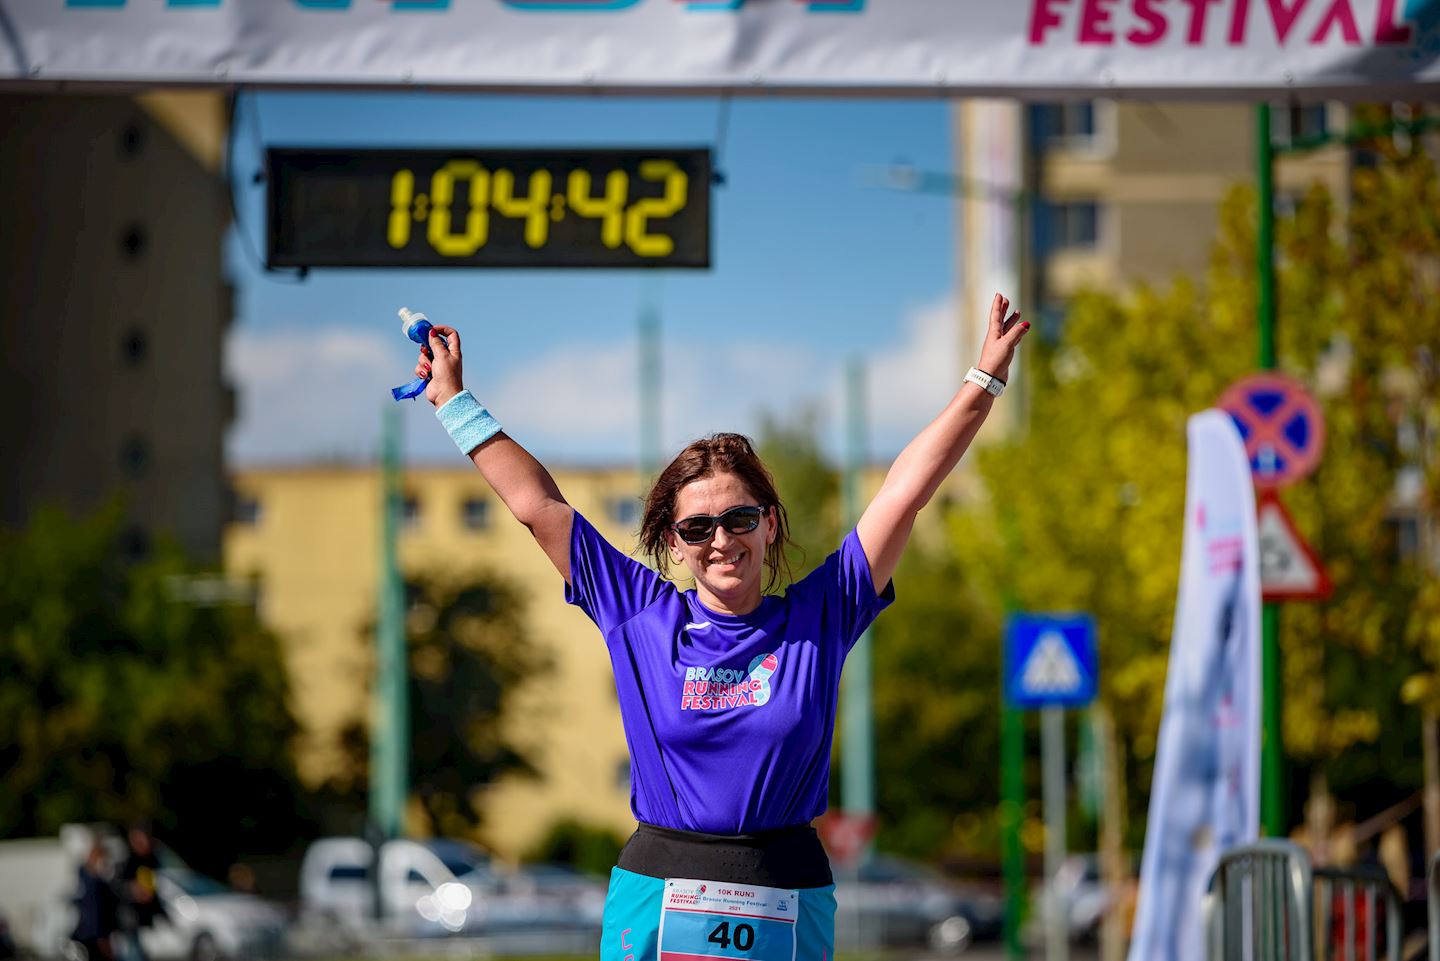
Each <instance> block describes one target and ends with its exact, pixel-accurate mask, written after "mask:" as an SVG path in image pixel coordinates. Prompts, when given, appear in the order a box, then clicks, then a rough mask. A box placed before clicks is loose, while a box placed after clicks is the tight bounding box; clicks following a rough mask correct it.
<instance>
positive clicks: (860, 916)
mask: <svg viewBox="0 0 1440 961" xmlns="http://www.w3.org/2000/svg"><path fill="white" fill-rule="evenodd" d="M837 881H838V882H839V883H838V884H837V885H836V890H835V900H836V913H835V940H836V943H837V945H843V946H845V947H846V948H848V949H850V950H855V949H857V948H859V949H871V948H904V947H923V948H928V949H930V950H932V951H935V952H938V953H942V954H958V953H959V952H961V951H963V950H965V948H967V947H968V946H969V945H970V943H971V942H972V941H985V940H992V939H994V938H998V937H999V936H1000V934H1001V930H1002V927H1003V924H1004V906H1003V903H1002V902H1001V900H1000V898H999V897H997V896H995V895H992V894H988V893H983V892H978V891H974V890H969V889H966V888H964V887H961V886H960V885H957V884H955V883H953V882H951V881H949V880H948V879H946V878H945V877H944V876H943V875H941V874H940V873H939V872H938V871H935V870H933V869H931V868H928V867H926V866H924V865H921V864H916V863H914V862H911V861H905V860H903V859H901V858H896V857H891V856H889V855H883V854H877V855H872V856H871V857H870V858H869V859H868V860H867V861H866V862H865V863H864V864H863V865H862V866H861V867H860V870H859V876H858V879H857V878H856V877H855V875H854V874H853V873H847V872H846V871H844V870H841V871H839V872H837Z"/></svg>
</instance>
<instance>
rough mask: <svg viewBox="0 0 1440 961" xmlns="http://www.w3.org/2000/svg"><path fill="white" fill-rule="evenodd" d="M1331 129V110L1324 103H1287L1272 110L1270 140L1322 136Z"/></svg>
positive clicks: (1279, 142) (1276, 141)
mask: <svg viewBox="0 0 1440 961" xmlns="http://www.w3.org/2000/svg"><path fill="white" fill-rule="evenodd" d="M1329 129H1330V125H1329V110H1328V109H1327V108H1326V106H1325V104H1323V103H1311V104H1298V103H1297V104H1286V105H1284V106H1277V107H1274V108H1272V109H1271V110H1270V141H1271V142H1272V143H1275V144H1280V145H1285V144H1291V143H1294V142H1295V141H1297V140H1305V139H1308V138H1310V137H1321V136H1324V135H1325V133H1326V131H1328V130H1329Z"/></svg>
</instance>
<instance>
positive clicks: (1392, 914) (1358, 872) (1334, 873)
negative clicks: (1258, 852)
mask: <svg viewBox="0 0 1440 961" xmlns="http://www.w3.org/2000/svg"><path fill="white" fill-rule="evenodd" d="M1314 875H1315V889H1316V896H1315V898H1316V903H1315V910H1316V914H1317V917H1318V919H1319V922H1320V923H1319V938H1320V941H1319V943H1318V944H1317V947H1318V948H1319V949H1320V950H1319V951H1318V952H1316V956H1317V957H1318V958H1319V959H1321V961H1332V959H1343V961H1357V958H1358V959H1364V961H1379V958H1380V954H1379V950H1378V949H1379V937H1378V931H1379V926H1378V925H1377V924H1376V923H1375V922H1376V916H1375V906H1376V903H1377V900H1383V902H1384V906H1385V957H1386V958H1388V959H1389V961H1400V952H1401V948H1402V945H1401V940H1402V935H1401V914H1400V911H1401V908H1400V893H1399V892H1398V891H1396V890H1395V885H1394V884H1392V883H1390V875H1388V874H1386V873H1385V869H1384V868H1382V867H1380V866H1378V865H1360V866H1358V867H1353V868H1316V869H1315V872H1314ZM1337 891H1338V892H1339V893H1340V895H1341V898H1342V901H1341V904H1342V906H1343V910H1342V913H1341V915H1340V918H1341V923H1342V924H1343V925H1344V930H1343V941H1342V942H1341V947H1343V949H1344V953H1343V954H1337V953H1335V948H1336V945H1335V943H1334V941H1332V940H1331V937H1330V933H1331V926H1332V922H1333V921H1334V920H1335V918H1334V917H1333V916H1332V915H1331V908H1332V907H1333V906H1334V903H1335V897H1334V895H1335V893H1336V892H1337ZM1377 896H1378V898H1377ZM1362 898H1363V903H1364V905H1365V919H1366V923H1365V943H1364V952H1363V953H1361V952H1360V948H1361V943H1360V936H1359V932H1357V931H1356V930H1355V928H1356V924H1355V917H1356V913H1357V912H1356V909H1357V908H1358V907H1359V905H1360V904H1361V903H1362ZM1430 912H1431V916H1432V917H1433V916H1434V913H1435V902H1434V900H1433V899H1432V900H1431V902H1430ZM1435 951H1436V946H1435V942H1434V939H1433V938H1432V939H1431V942H1430V953H1431V956H1432V957H1434V955H1435Z"/></svg>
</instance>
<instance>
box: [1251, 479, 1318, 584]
mask: <svg viewBox="0 0 1440 961" xmlns="http://www.w3.org/2000/svg"><path fill="white" fill-rule="evenodd" d="M1256 511H1257V513H1258V515H1259V517H1258V520H1259V528H1260V594H1261V597H1263V598H1264V599H1265V600H1267V601H1280V600H1291V601H1297V600H1317V599H1319V598H1323V597H1329V596H1330V590H1331V585H1330V578H1329V577H1327V576H1326V574H1325V568H1324V566H1323V565H1322V564H1321V563H1320V558H1318V557H1316V556H1315V552H1314V551H1312V550H1311V549H1310V545H1309V544H1307V543H1305V539H1304V538H1302V537H1301V536H1300V532H1299V531H1297V530H1296V529H1295V522H1294V521H1293V520H1291V519H1290V513H1289V512H1288V511H1287V510H1285V505H1284V504H1282V503H1280V498H1279V497H1277V496H1276V495H1275V493H1274V492H1273V491H1263V492H1262V493H1261V494H1260V498H1259V500H1258V502H1257V503H1256Z"/></svg>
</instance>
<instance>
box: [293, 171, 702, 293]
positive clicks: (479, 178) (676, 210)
mask: <svg viewBox="0 0 1440 961" xmlns="http://www.w3.org/2000/svg"><path fill="white" fill-rule="evenodd" d="M267 166H268V171H269V177H268V183H269V204H270V225H269V257H268V259H269V263H270V264H271V265H272V266H277V267H708V266H709V265H710V151H709V150H706V149H695V150H674V149H670V150H647V149H637V150H628V149H627V150H609V149H606V150H488V149H482V150H336V149H317V150H293V149H275V150H270V151H269V152H268V158H267Z"/></svg>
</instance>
